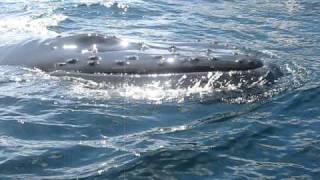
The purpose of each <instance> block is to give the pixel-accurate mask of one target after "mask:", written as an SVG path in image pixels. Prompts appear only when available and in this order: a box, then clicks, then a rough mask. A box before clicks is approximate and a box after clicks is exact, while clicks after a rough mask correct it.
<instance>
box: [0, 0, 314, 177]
mask: <svg viewBox="0 0 320 180" xmlns="http://www.w3.org/2000/svg"><path fill="white" fill-rule="evenodd" d="M319 29H320V2H318V1H317V0H283V1H276V0H260V1H254V0H248V1H243V0H225V1H223V0H175V1H172V0H156V1H155V0H148V1H147V0H124V1H112V0H96V1H94V0H87V1H85V0H80V1H73V0H70V1H63V0H30V1H23V0H10V1H4V0H3V1H1V2H0V33H1V35H0V45H1V46H6V45H8V44H13V43H19V42H22V41H23V40H25V39H29V38H47V37H53V36H56V35H59V34H60V35H69V34H76V33H90V32H94V33H102V34H108V35H116V36H119V37H122V38H128V39H132V40H136V41H142V42H147V43H148V42H181V41H184V42H185V41H187V42H188V41H189V42H195V41H218V42H223V43H228V44H231V45H233V46H236V47H238V48H241V49H246V50H247V51H249V52H251V53H256V54H259V56H261V57H262V58H263V59H264V60H265V61H272V62H274V63H275V64H277V65H279V66H280V68H281V69H282V71H283V72H284V74H285V76H284V77H282V78H281V79H279V80H278V81H277V82H275V83H274V84H273V85H271V86H268V87H263V88H262V89H259V91H258V92H255V93H248V92H244V91H238V90H237V89H232V88H226V89H215V90H212V91H209V92H208V90H203V89H199V88H196V87H195V88H188V89H161V87H128V86H124V87H117V88H110V87H106V85H105V84H101V83H97V82H93V81H88V80H84V79H80V78H68V77H55V76H50V75H49V74H47V73H45V72H42V71H40V70H37V69H28V68H23V67H9V66H0V179H74V178H84V179H280V178H296V179H316V178H317V177H319V175H320V168H319V167H320V135H319V133H318V132H319V130H320V108H319V105H320V103H319V102H320V95H319V94H320V81H319V78H320V72H319V68H320V61H319V56H320V46H319V45H320V31H319ZM0 56H1V55H0Z"/></svg>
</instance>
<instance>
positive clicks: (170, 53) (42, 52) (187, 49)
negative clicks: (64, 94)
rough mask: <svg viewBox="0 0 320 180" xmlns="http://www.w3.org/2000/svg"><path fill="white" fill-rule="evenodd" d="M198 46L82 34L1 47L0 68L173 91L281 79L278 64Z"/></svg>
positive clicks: (224, 49) (218, 47) (223, 47)
mask: <svg viewBox="0 0 320 180" xmlns="http://www.w3.org/2000/svg"><path fill="white" fill-rule="evenodd" d="M199 44H200V43H198V44H196V43H194V44H193V43H176V44H173V45H171V46H168V45H162V44H158V45H147V44H144V43H135V42H128V41H126V40H122V39H119V38H116V37H113V36H104V35H100V34H79V35H73V36H67V37H56V38H53V39H46V40H30V41H26V42H24V43H21V44H18V45H13V46H8V47H2V48H1V49H0V53H1V57H0V65H14V66H26V67H31V68H34V67H35V68H39V69H41V70H43V71H47V72H49V73H51V74H53V75H68V76H77V77H84V78H89V79H93V80H96V81H104V82H106V83H121V82H124V81H126V82H127V83H129V84H134V85H143V84H147V83H152V82H160V83H163V84H166V85H168V84H169V86H171V87H177V86H190V85H194V84H195V83H200V84H203V85H208V83H209V84H210V83H211V85H213V86H215V87H216V86H221V85H222V84H226V83H232V84H241V83H242V84H243V83H250V82H251V83H252V82H257V81H266V82H273V81H274V80H275V79H277V78H278V77H279V76H281V74H282V73H281V72H280V71H279V68H278V67H276V66H275V65H271V64H265V63H264V62H263V61H261V60H259V59H256V58H255V57H252V56H248V55H244V54H239V53H236V52H231V50H228V49H226V47H225V46H219V45H218V44H214V43H213V44H206V45H204V44H201V45H199ZM203 47H208V48H203Z"/></svg>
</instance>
